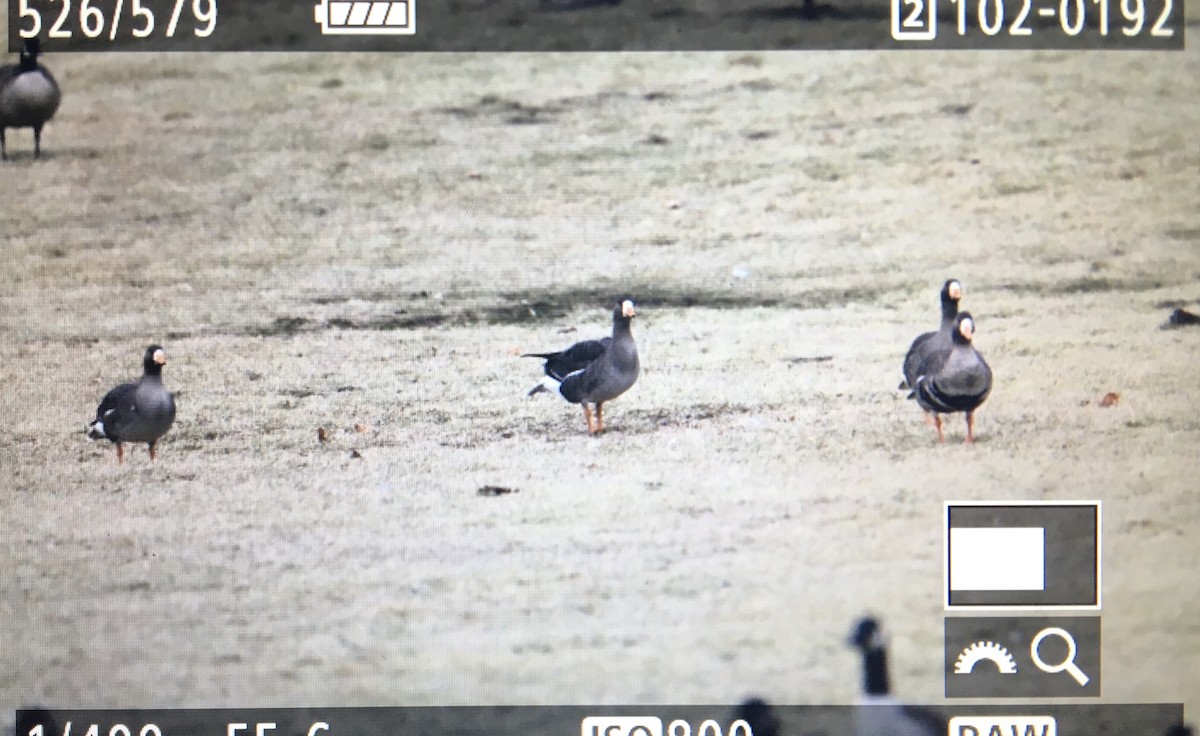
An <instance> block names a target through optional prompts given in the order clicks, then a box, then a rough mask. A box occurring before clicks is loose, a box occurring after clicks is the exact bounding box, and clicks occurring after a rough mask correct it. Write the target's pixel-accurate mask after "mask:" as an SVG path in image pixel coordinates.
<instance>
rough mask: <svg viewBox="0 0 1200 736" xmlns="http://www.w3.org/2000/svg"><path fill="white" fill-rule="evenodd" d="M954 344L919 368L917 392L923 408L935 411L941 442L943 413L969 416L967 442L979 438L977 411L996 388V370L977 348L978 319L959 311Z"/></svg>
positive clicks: (943, 437)
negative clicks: (994, 374)
mask: <svg viewBox="0 0 1200 736" xmlns="http://www.w3.org/2000/svg"><path fill="white" fill-rule="evenodd" d="M950 336H951V345H950V348H949V349H947V350H939V351H937V352H933V353H930V354H929V355H927V356H925V361H924V362H923V363H922V364H921V367H920V368H919V369H918V376H917V379H916V384H915V385H914V388H913V393H914V394H915V396H916V399H917V403H919V404H920V405H921V408H922V409H924V410H925V411H927V412H931V413H932V414H933V419H934V425H935V426H936V427H937V434H938V442H944V441H945V439H946V437H945V435H944V434H943V433H942V414H953V413H955V412H964V413H965V414H966V415H967V440H966V441H967V442H974V441H975V410H976V409H978V408H979V405H980V404H982V403H983V402H984V401H985V400H986V399H987V397H988V394H989V393H991V391H992V369H991V368H990V367H988V364H987V361H985V360H984V359H983V356H982V355H980V354H979V351H978V350H976V349H975V346H974V344H973V340H974V339H975V320H974V319H973V318H972V317H971V313H970V312H959V313H958V317H957V318H956V319H955V321H954V330H953V331H952V332H951V335H950Z"/></svg>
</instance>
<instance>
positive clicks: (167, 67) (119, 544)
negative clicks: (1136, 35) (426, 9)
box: [0, 47, 1200, 713]
mask: <svg viewBox="0 0 1200 736" xmlns="http://www.w3.org/2000/svg"><path fill="white" fill-rule="evenodd" d="M45 61H46V64H47V65H48V66H50V67H51V68H52V69H53V70H54V71H55V73H56V74H57V76H58V77H59V80H60V82H61V83H62V85H63V87H64V88H65V90H66V96H65V99H64V102H63V106H62V109H61V110H60V112H59V114H58V117H57V119H56V120H55V121H53V122H52V123H51V125H50V126H48V128H47V131H46V134H45V139H44V144H45V149H46V152H47V155H46V156H45V158H44V159H43V160H41V161H34V160H33V158H32V156H31V152H32V140H31V136H30V134H29V132H28V131H18V132H12V131H10V135H9V150H10V152H11V153H12V155H13V160H12V161H10V162H8V163H6V164H3V165H2V166H0V200H2V201H3V202H4V206H3V208H2V209H0V234H2V236H0V237H2V241H0V270H2V272H3V274H4V278H3V280H2V283H0V337H2V339H0V386H2V387H3V390H2V391H0V416H2V417H4V422H3V431H0V467H2V468H3V470H2V471H0V519H2V520H3V523H4V528H5V533H4V535H3V536H2V537H0V660H2V661H3V663H4V666H3V667H0V708H3V709H4V710H8V709H11V708H13V707H16V706H17V705H21V704H29V703H39V704H42V705H46V706H56V707H68V706H70V707H117V706H145V707H150V706H161V707H170V706H193V707H198V706H283V705H296V706H299V705H384V704H387V705H397V704H413V705H417V704H422V705H424V704H441V703H453V704H480V703H583V704H589V703H655V702H660V703H661V702H678V703H694V702H732V701H734V700H736V699H737V698H740V697H741V696H743V695H745V694H747V693H751V692H754V693H759V694H762V695H764V696H766V697H768V698H770V699H773V700H776V701H780V702H789V703H848V702H853V701H854V700H855V698H856V697H857V692H858V677H859V675H858V660H857V658H856V656H855V654H854V653H853V652H852V651H850V650H849V649H848V648H847V647H846V646H845V645H844V638H845V636H846V634H847V632H848V630H849V627H850V625H851V622H852V621H853V620H854V618H855V617H857V616H858V615H860V614H861V613H863V612H866V611H872V612H875V613H876V614H878V615H879V616H880V617H882V618H883V619H884V621H885V622H886V623H887V624H889V626H890V628H891V630H892V633H893V639H894V644H893V654H892V658H893V670H894V672H893V679H894V682H895V685H896V689H897V691H898V692H899V693H900V694H902V695H903V696H905V697H907V698H910V699H913V700H917V701H926V702H937V701H939V700H940V699H941V695H942V671H941V667H942V652H941V638H942V623H941V621H942V611H941V585H942V569H941V566H942V540H941V536H940V531H939V530H940V525H941V518H942V504H943V501H945V500H948V499H964V500H970V499H980V500H982V499H1091V498H1099V499H1102V500H1103V501H1104V503H1105V530H1104V531H1105V547H1104V562H1105V565H1106V568H1105V591H1104V593H1105V599H1104V611H1103V615H1104V636H1105V648H1104V669H1105V683H1104V698H1105V700H1106V701H1109V702H1131V701H1132V702H1137V701H1181V700H1182V701H1185V702H1186V704H1187V707H1188V708H1189V709H1190V710H1191V711H1192V712H1193V713H1194V712H1195V711H1196V710H1197V709H1200V699H1198V698H1200V670H1198V669H1197V668H1196V661H1197V652H1200V617H1198V616H1197V614H1198V613H1200V592H1198V588H1197V586H1196V584H1195V573H1194V571H1192V570H1191V569H1190V565H1189V563H1188V560H1189V559H1191V558H1193V557H1195V556H1196V554H1197V553H1200V544H1198V543H1197V541H1196V540H1197V536H1196V529H1197V526H1198V525H1200V495H1198V494H1197V488H1196V478H1197V477H1200V453H1197V451H1196V448H1197V447H1200V415H1198V412H1200V383H1198V381H1197V378H1198V373H1197V362H1196V360H1197V355H1200V349H1198V344H1200V328H1189V329H1179V330H1164V329H1160V327H1161V325H1162V324H1163V323H1164V322H1165V321H1166V317H1167V314H1168V313H1169V312H1170V309H1171V308H1172V307H1171V306H1168V305H1169V304H1171V305H1173V304H1175V303H1177V302H1178V303H1186V304H1189V305H1191V307H1195V305H1196V301H1197V300H1200V210H1198V208H1197V203H1198V202H1200V147H1198V146H1197V145H1196V131H1197V130H1198V129H1200V53H1198V52H1196V51H1195V50H1194V47H1193V50H1189V51H1186V52H1182V53H1177V54H1144V53H1109V54H1079V53H1076V54H1072V53H990V54H989V53H973V54H965V53H964V54H957V53H956V54H938V53H926V54H902V53H829V54H799V53H734V54H718V53H713V54H692V55H674V54H671V55H667V54H658V55H619V54H613V55H505V56H458V55H427V56H418V55H409V56H387V55H341V56H322V55H301V54H297V55H273V54H263V55H253V54H234V55H223V56H198V55H175V56H146V55H114V56H105V57H95V56H89V57H82V56H67V55H59V56H57V57H54V56H48V57H47V58H46V60H45ZM950 276H954V277H957V278H959V279H961V280H962V282H963V284H964V287H965V297H964V300H963V306H964V308H966V309H969V310H970V311H971V312H972V313H973V314H974V315H975V316H976V318H977V320H978V325H979V328H978V329H979V331H978V334H977V341H976V342H977V345H978V347H979V348H980V350H981V351H982V352H983V353H984V355H985V356H986V357H987V358H988V360H989V361H990V363H991V365H992V367H993V370H994V371H995V375H996V385H995V389H994V391H993V393H992V396H991V398H990V399H989V400H988V402H987V404H986V405H985V406H984V407H983V409H982V410H981V411H980V413H979V416H978V421H977V433H978V435H979V442H978V443H977V444H976V445H975V446H965V445H963V444H961V439H962V436H963V433H964V426H963V423H962V420H961V418H954V419H953V420H951V421H950V422H949V423H948V428H949V437H948V439H949V441H948V442H947V443H946V444H944V445H941V446H939V445H937V444H936V442H935V437H934V435H933V431H932V429H931V428H929V427H927V426H926V425H924V424H923V423H922V422H921V419H920V415H919V412H918V410H917V409H916V407H915V406H914V405H913V403H912V402H908V401H905V399H904V397H903V395H902V394H901V393H899V392H898V391H896V390H895V388H896V384H897V382H898V380H899V377H900V376H899V372H900V362H901V359H902V357H903V355H904V351H905V350H906V348H907V346H908V343H909V341H910V340H911V339H912V338H913V337H914V336H915V335H916V334H917V333H918V332H921V331H924V330H927V329H930V328H932V327H933V326H934V325H935V324H936V321H937V295H936V292H937V289H938V288H939V287H940V285H941V283H942V281H943V280H944V279H946V278H947V277H950ZM619 294H629V295H632V296H633V297H634V298H635V299H636V300H637V301H638V305H639V316H638V318H637V320H636V321H635V323H634V333H635V336H636V337H637V339H638V341H639V349H640V351H641V358H642V365H643V372H642V376H641V379H640V381H639V383H638V384H637V386H635V387H634V389H633V390H632V391H631V392H630V393H628V394H627V395H626V396H624V397H622V398H620V399H618V400H617V401H615V402H613V403H612V404H610V405H609V406H608V407H606V408H607V411H606V413H605V414H606V420H607V423H608V426H609V429H608V431H607V432H605V433H604V434H603V435H601V436H598V437H589V436H587V435H586V433H585V432H584V427H583V417H582V415H581V412H580V411H579V410H578V409H577V408H576V407H573V406H570V405H567V404H566V403H565V402H562V401H561V400H558V399H557V398H556V397H555V398H551V397H547V396H545V395H542V396H538V397H534V398H526V397H525V392H526V391H527V390H528V389H529V388H530V387H531V386H532V385H533V384H534V383H535V382H536V381H537V379H538V376H539V365H538V364H537V363H535V362H534V361H531V360H529V359H522V358H519V357H517V353H518V352H520V351H526V350H538V349H548V348H555V347H561V346H565V345H566V344H568V343H569V342H571V341H574V340H576V339H581V338H585V337H593V336H600V335H603V334H606V333H607V331H608V329H609V316H608V311H607V309H606V306H605V304H606V302H607V301H608V300H609V298H610V297H612V296H616V295H619ZM155 341H157V342H161V343H162V344H163V345H164V346H165V347H166V350H167V354H168V356H169V358H170V363H169V364H168V366H167V369H166V371H165V379H166V382H167V384H168V386H169V387H170V388H172V389H173V390H175V391H176V392H177V396H178V404H179V413H178V421H177V423H176V426H175V428H174V429H173V430H172V432H171V433H170V434H169V435H168V436H167V438H166V440H165V441H164V443H163V444H162V447H161V451H160V454H159V459H158V461H157V462H156V463H154V464H151V463H150V461H149V458H148V457H147V455H146V452H145V448H144V447H140V446H139V447H132V446H131V447H129V448H128V450H129V452H128V458H127V461H126V463H125V465H124V466H118V465H117V464H116V460H115V456H114V453H113V451H112V449H111V447H110V446H108V444H107V443H103V444H102V443H89V442H88V441H87V439H86V438H85V437H84V434H83V428H84V425H85V423H86V422H87V421H88V420H89V419H90V418H91V416H92V414H93V412H94V410H95V406H96V403H97V402H98V401H99V399H100V397H101V396H102V395H103V393H104V391H105V390H107V389H108V388H109V387H110V386H112V385H113V384H115V383H117V382H118V381H122V380H128V379H129V378H132V377H134V376H136V375H137V373H138V371H139V361H140V356H141V354H142V351H143V350H144V348H145V346H146V345H147V344H149V343H150V342H155ZM1110 391H1113V392H1117V393H1119V394H1120V397H1121V398H1120V402H1119V403H1118V404H1117V405H1116V406H1114V407H1108V408H1105V407H1101V406H1100V405H1099V401H1100V399H1101V397H1103V396H1104V395H1105V393H1107V392H1110ZM319 427H324V428H326V429H327V431H328V433H329V441H328V442H326V443H320V442H318V439H317V432H318V428H319ZM488 484H493V485H500V486H506V487H510V488H515V489H518V492H516V493H512V494H509V495H503V496H498V497H483V496H480V495H478V494H477V489H478V488H479V487H480V486H483V485H488Z"/></svg>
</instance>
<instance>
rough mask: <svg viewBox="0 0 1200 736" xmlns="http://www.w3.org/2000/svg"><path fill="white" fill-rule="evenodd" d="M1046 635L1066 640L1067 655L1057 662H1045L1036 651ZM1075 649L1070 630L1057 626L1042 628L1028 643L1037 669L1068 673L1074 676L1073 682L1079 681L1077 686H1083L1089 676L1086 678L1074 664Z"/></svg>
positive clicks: (1049, 672) (1030, 654)
mask: <svg viewBox="0 0 1200 736" xmlns="http://www.w3.org/2000/svg"><path fill="white" fill-rule="evenodd" d="M1048 636H1057V637H1058V638H1059V639H1062V640H1063V641H1064V642H1066V645H1067V656H1066V658H1065V659H1063V661H1062V662H1060V663H1059V664H1055V665H1049V664H1046V663H1045V662H1044V661H1043V660H1042V655H1041V653H1039V652H1038V647H1039V646H1041V644H1042V640H1044V639H1045V638H1046V637H1048ZM1075 651H1076V647H1075V637H1073V636H1071V632H1069V631H1066V630H1065V629H1060V628H1057V627H1051V628H1048V629H1042V630H1041V631H1039V632H1038V634H1037V636H1035V637H1033V643H1032V644H1030V645H1029V656H1031V657H1032V658H1033V663H1034V664H1035V665H1037V668H1038V669H1039V670H1041V671H1042V672H1046V673H1048V674H1051V675H1055V674H1058V673H1059V672H1066V673H1067V674H1068V675H1070V676H1071V677H1073V678H1075V682H1078V683H1079V687H1083V686H1085V685H1087V684H1088V681H1089V679H1090V678H1088V676H1087V675H1086V674H1084V672H1083V670H1081V669H1079V666H1078V665H1076V664H1075Z"/></svg>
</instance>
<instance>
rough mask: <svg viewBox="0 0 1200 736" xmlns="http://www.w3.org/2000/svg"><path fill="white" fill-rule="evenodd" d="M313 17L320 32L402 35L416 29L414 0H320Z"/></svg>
mask: <svg viewBox="0 0 1200 736" xmlns="http://www.w3.org/2000/svg"><path fill="white" fill-rule="evenodd" d="M314 16H315V19H316V22H317V24H318V25H320V26H321V33H322V34H323V35H327V36H332V35H362V36H403V35H412V34H414V33H416V32H417V18H416V2H415V0H387V1H386V2H378V1H377V0H375V1H372V2H363V1H361V0H353V1H351V0H321V4H320V5H317V6H316V8H315V12H314Z"/></svg>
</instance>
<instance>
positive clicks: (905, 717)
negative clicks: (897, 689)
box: [849, 617, 949, 736]
mask: <svg viewBox="0 0 1200 736" xmlns="http://www.w3.org/2000/svg"><path fill="white" fill-rule="evenodd" d="M849 643H850V645H851V646H852V647H854V648H855V649H858V650H859V652H860V653H861V654H862V676H863V680H862V688H863V694H862V699H861V700H860V702H859V705H858V707H857V708H855V710H854V714H853V716H852V722H853V725H852V729H851V733H852V736H935V735H936V736H943V735H944V734H945V733H946V731H947V727H948V725H949V724H948V723H947V721H946V719H945V718H943V717H942V716H941V715H939V714H938V713H936V712H934V711H932V710H929V709H928V708H921V707H917V706H911V705H906V704H904V703H901V702H900V701H898V700H896V698H894V697H893V696H892V692H891V683H890V681H889V679H888V661H887V640H886V637H885V636H884V634H883V630H882V628H881V627H880V626H879V622H878V621H876V620H875V619H874V618H871V617H866V618H863V619H861V620H859V622H858V623H857V625H856V626H855V627H854V631H853V632H851V634H850V642H849Z"/></svg>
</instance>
